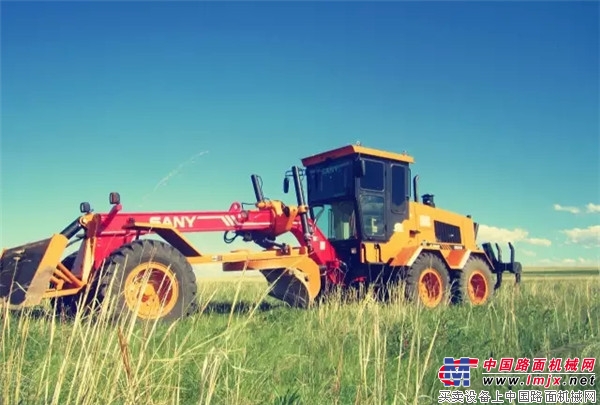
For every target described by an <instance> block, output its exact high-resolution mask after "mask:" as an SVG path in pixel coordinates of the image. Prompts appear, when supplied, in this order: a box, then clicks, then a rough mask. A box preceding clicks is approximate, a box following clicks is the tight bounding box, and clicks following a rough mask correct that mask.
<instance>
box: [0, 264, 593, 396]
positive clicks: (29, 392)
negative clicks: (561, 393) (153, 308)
mask: <svg viewBox="0 0 600 405" xmlns="http://www.w3.org/2000/svg"><path fill="white" fill-rule="evenodd" d="M512 281H513V280H512V278H511V277H508V276H506V277H505V285H504V286H503V288H502V290H501V291H500V293H499V294H498V295H497V297H496V299H495V300H494V302H493V303H492V304H490V305H488V306H485V307H469V306H454V307H445V308H439V309H435V310H426V309H420V308H418V307H416V306H414V305H407V304H404V303H401V302H397V301H394V302H391V303H386V304H384V303H380V302H375V301H372V300H370V299H368V298H367V299H364V300H362V301H359V302H354V303H345V304H342V303H341V302H340V301H339V300H335V299H333V300H331V302H327V303H325V304H323V305H321V306H319V307H316V308H314V309H310V310H298V309H290V308H288V307H286V306H285V305H284V304H282V303H280V302H279V301H276V300H273V299H271V298H265V297H264V294H265V292H266V284H265V283H264V282H263V281H262V279H254V278H252V279H251V280H245V281H244V280H237V281H236V280H232V279H223V280H199V282H200V286H201V290H202V300H201V307H202V313H201V314H198V315H196V316H193V317H191V318H188V319H185V320H183V321H180V322H178V323H176V324H174V325H172V326H171V327H168V326H163V325H154V324H147V325H139V326H138V325H136V326H132V325H131V324H127V323H124V324H123V325H122V327H121V328H119V327H117V326H115V325H110V324H108V323H107V322H105V321H104V320H103V319H102V317H100V319H97V320H96V321H95V322H89V321H87V320H85V319H75V320H73V321H65V320H60V319H57V318H56V317H52V316H50V314H47V313H45V312H44V311H42V310H36V311H35V312H33V313H22V314H15V313H8V312H3V313H2V319H1V320H0V327H1V328H2V332H1V341H0V361H1V367H0V404H2V405H8V404H11V405H12V404H132V405H133V404H224V405H234V404H281V405H283V404H289V405H291V404H307V405H308V404H315V405H317V404H319V405H320V404H374V405H382V404H419V405H420V404H424V405H427V404H433V403H437V395H438V392H439V390H440V389H443V386H442V384H441V383H440V381H439V380H438V378H437V372H438V369H439V368H440V366H441V365H442V360H443V358H444V357H446V356H454V357H460V356H470V357H477V358H479V359H486V358H489V357H494V358H496V359H498V358H500V357H503V356H506V357H529V358H532V357H562V358H566V357H600V277H599V276H598V271H597V270H596V272H595V273H592V272H591V270H590V271H585V270H581V271H580V272H579V274H578V272H575V271H570V272H569V276H568V277H566V276H565V274H563V273H562V272H561V271H558V270H552V269H550V270H546V271H543V270H536V271H526V273H525V275H524V277H523V285H522V286H521V288H520V289H519V290H518V291H515V290H513V288H512ZM599 367H600V366H598V365H596V370H595V371H596V373H597V370H598V368H599ZM480 373H481V369H479V370H477V371H476V372H475V374H474V375H473V378H472V381H473V382H472V387H471V388H472V389H475V390H480V389H484V388H486V389H490V390H492V391H493V390H495V389H496V388H497V389H499V390H500V391H505V390H506V387H483V385H482V382H481V378H480V377H481V376H480ZM598 384H599V383H598V382H597V383H596V385H595V386H594V387H593V388H592V389H595V390H596V392H598V388H597V387H598ZM516 389H517V388H515V390H516ZM582 389H590V388H589V387H582Z"/></svg>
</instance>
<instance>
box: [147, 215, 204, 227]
mask: <svg viewBox="0 0 600 405" xmlns="http://www.w3.org/2000/svg"><path fill="white" fill-rule="evenodd" d="M196 218H197V216H196V215H181V216H175V217H150V220H149V222H150V223H151V224H164V225H172V226H174V227H175V228H191V227H192V226H194V222H195V221H196Z"/></svg>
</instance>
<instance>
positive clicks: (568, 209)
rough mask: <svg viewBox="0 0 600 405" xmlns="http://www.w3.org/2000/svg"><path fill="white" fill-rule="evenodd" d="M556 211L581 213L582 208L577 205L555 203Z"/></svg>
mask: <svg viewBox="0 0 600 405" xmlns="http://www.w3.org/2000/svg"><path fill="white" fill-rule="evenodd" d="M554 211H565V212H570V213H571V214H579V213H580V212H581V210H580V209H579V208H577V207H568V206H562V205H560V204H554Z"/></svg>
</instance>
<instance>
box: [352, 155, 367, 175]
mask: <svg viewBox="0 0 600 405" xmlns="http://www.w3.org/2000/svg"><path fill="white" fill-rule="evenodd" d="M366 171H367V167H366V165H365V161H364V160H362V159H356V160H355V161H354V177H363V176H364V175H365V173H366Z"/></svg>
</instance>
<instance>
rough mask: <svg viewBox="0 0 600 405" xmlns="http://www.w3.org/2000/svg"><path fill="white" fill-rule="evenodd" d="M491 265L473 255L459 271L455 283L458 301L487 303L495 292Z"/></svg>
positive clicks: (478, 303)
mask: <svg viewBox="0 0 600 405" xmlns="http://www.w3.org/2000/svg"><path fill="white" fill-rule="evenodd" d="M492 277H493V276H492V271H491V270H490V266H489V265H488V264H487V263H486V262H485V261H484V260H482V259H480V258H478V257H472V258H470V259H469V260H468V261H467V264H465V267H464V268H463V269H462V270H461V271H459V272H458V275H457V278H456V280H455V281H454V283H453V284H454V285H453V290H454V291H453V295H454V300H455V301H456V302H459V303H460V302H469V303H471V304H473V305H483V304H485V303H487V302H488V301H489V300H490V299H491V298H492V295H493V293H494V283H493V282H492Z"/></svg>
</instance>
